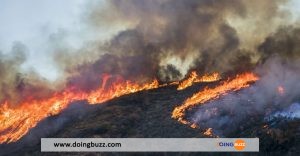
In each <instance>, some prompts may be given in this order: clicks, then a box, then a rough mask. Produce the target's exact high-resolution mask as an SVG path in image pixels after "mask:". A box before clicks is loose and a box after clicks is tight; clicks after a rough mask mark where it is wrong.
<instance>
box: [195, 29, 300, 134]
mask: <svg viewBox="0 0 300 156" xmlns="http://www.w3.org/2000/svg"><path fill="white" fill-rule="evenodd" d="M299 32H300V31H299V28H293V27H282V28H280V29H279V30H278V31H277V32H275V33H274V34H272V35H270V36H269V37H267V38H266V39H265V41H264V42H263V43H262V44H261V45H260V46H258V50H259V52H260V53H261V54H262V59H261V60H260V63H259V65H257V66H256V68H255V72H256V73H257V74H258V75H260V80H259V81H257V82H256V83H255V84H253V85H252V86H251V87H250V88H247V89H244V90H242V91H240V92H237V93H230V94H229V95H226V96H224V97H223V98H221V99H219V100H216V101H212V102H209V103H207V104H204V105H201V107H200V108H198V109H197V112H196V113H194V114H191V116H190V118H191V120H192V121H193V122H195V123H198V124H199V125H200V127H201V126H203V127H211V128H213V129H214V131H215V133H216V134H217V135H221V136H226V135H229V134H230V133H232V132H235V131H236V130H239V131H242V130H244V129H245V126H247V125H251V124H254V123H255V122H257V121H263V120H264V119H265V118H268V117H270V116H271V115H272V114H274V112H275V114H276V112H281V111H284V110H287V108H289V107H292V104H293V103H295V102H299V100H300V99H299V97H300V90H299V87H300V84H299V79H300V58H299V54H300V51H299V44H298V43H299V35H300V34H299ZM294 108H295V109H296V110H294V111H296V112H297V111H298V110H297V109H298V107H294ZM245 121H247V122H246V123H245Z"/></svg>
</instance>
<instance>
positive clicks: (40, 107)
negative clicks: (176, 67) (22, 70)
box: [0, 80, 159, 143]
mask: <svg viewBox="0 0 300 156" xmlns="http://www.w3.org/2000/svg"><path fill="white" fill-rule="evenodd" d="M158 87H159V84H158V81H157V80H154V81H152V82H151V83H145V84H142V85H139V84H136V83H133V82H130V81H121V82H120V81H118V82H115V83H113V84H112V85H111V86H110V87H109V88H105V85H102V86H101V87H100V88H99V89H97V90H95V91H93V92H91V93H84V92H79V93H74V92H72V91H70V90H66V91H63V92H61V93H56V94H55V95H53V96H52V97H51V98H48V99H44V100H29V101H26V102H23V103H22V104H20V105H19V107H15V108H13V107H10V106H11V105H10V104H9V103H8V102H5V103H4V104H2V105H1V107H0V143H5V142H6V143H10V142H15V141H17V140H19V139H20V138H21V137H23V136H24V135H25V134H26V133H27V132H28V131H29V130H30V129H31V128H33V127H35V126H36V125H37V123H38V122H40V121H41V120H43V119H45V118H47V117H49V116H52V115H57V114H59V113H60V112H61V111H62V110H64V109H65V108H67V107H68V105H69V104H70V103H71V102H72V101H77V100H84V99H87V101H88V102H89V103H90V104H98V103H103V102H105V101H108V100H110V99H113V98H116V97H119V96H122V95H125V94H130V93H134V92H138V91H142V90H148V89H153V88H158Z"/></svg>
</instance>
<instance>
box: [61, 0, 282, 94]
mask: <svg viewBox="0 0 300 156" xmlns="http://www.w3.org/2000/svg"><path fill="white" fill-rule="evenodd" d="M283 2H285V1H280V0H278V1H271V0H268V1H267V2H265V1H264V2H261V1H255V2H251V3H250V2H248V1H240V0H222V1H210V0H188V1H186V0H163V1H161V0H151V1H138V0H130V1H117V0H116V1H114V0H113V1H108V2H107V3H108V4H107V6H106V7H105V8H104V9H103V6H101V7H100V6H97V5H96V6H93V7H94V8H93V9H92V11H90V13H89V15H88V16H87V17H88V18H87V21H88V22H89V23H90V24H91V25H92V26H94V27H97V26H100V25H103V24H105V25H116V24H127V25H130V26H128V28H127V29H125V30H122V31H120V32H119V33H117V34H116V35H115V36H113V37H112V38H111V39H110V40H109V41H107V42H106V43H102V42H94V43H93V44H92V45H94V46H93V47H97V48H96V51H99V53H105V54H103V55H99V56H97V57H98V59H97V58H96V59H95V58H94V60H93V61H91V62H88V63H85V64H83V65H79V66H77V65H75V66H74V65H73V66H67V65H64V66H65V67H66V68H67V73H68V75H73V74H72V73H73V72H74V71H75V72H74V73H80V74H79V75H78V74H77V75H75V76H71V77H69V78H68V81H67V82H70V83H71V84H82V85H80V87H79V88H85V89H87V88H88V87H87V86H89V84H96V85H94V86H97V85H98V84H99V83H100V81H99V79H98V78H99V77H101V75H103V74H104V73H109V74H116V75H120V76H122V77H124V78H125V79H130V80H135V81H145V80H149V79H153V78H158V79H159V80H161V81H170V80H178V79H180V78H182V76H184V75H185V74H186V72H187V71H189V70H197V71H199V72H201V73H203V72H205V73H206V72H220V73H236V72H242V71H247V70H252V69H253V68H254V66H255V65H256V63H257V59H256V60H255V57H257V56H258V57H260V54H258V53H257V51H256V50H254V51H253V49H256V48H253V47H251V48H249V49H247V48H244V47H245V45H243V47H242V46H241V43H240V42H241V40H242V41H243V42H244V40H245V39H244V36H247V35H249V34H244V33H240V32H238V31H237V30H236V29H235V27H234V26H232V25H231V24H230V22H229V19H231V18H238V19H242V20H243V19H249V18H255V19H256V20H255V21H256V23H255V24H258V23H259V24H260V25H258V26H257V27H259V26H261V27H264V26H265V25H267V23H268V24H273V23H275V22H273V19H274V18H277V16H280V15H281V12H280V11H279V9H278V8H279V4H282V3H283ZM253 3H254V4H255V5H254V4H253ZM262 6H264V7H262ZM266 8H268V9H266ZM253 11H255V12H253ZM262 21H263V22H264V23H262ZM128 23H129V24H128ZM253 27H256V25H253ZM274 27H276V25H275V24H274ZM258 30H259V31H262V30H261V29H259V28H257V31H258ZM267 32H268V31H266V32H264V33H262V32H261V33H262V34H267ZM264 37H266V36H264ZM259 39H261V38H260V37H256V38H254V39H253V41H252V42H256V40H259ZM252 42H251V43H252ZM64 58H65V57H63V56H61V55H59V57H58V59H59V60H61V62H60V63H61V64H64V61H65V60H68V61H66V62H72V61H73V62H74V61H75V62H76V59H70V57H67V59H64ZM76 58H78V57H76ZM172 58H177V59H179V60H181V61H183V62H189V65H188V67H187V68H185V69H182V66H181V65H180V64H179V63H178V62H176V61H173V62H172V61H170V60H172ZM190 58H192V59H190ZM70 64H74V63H70ZM90 75H93V78H91V76H90ZM86 76H88V78H87V77H86Z"/></svg>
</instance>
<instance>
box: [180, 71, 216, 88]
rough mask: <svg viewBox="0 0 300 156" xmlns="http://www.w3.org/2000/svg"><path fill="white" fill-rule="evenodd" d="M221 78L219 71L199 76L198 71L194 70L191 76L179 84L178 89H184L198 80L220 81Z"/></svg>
mask: <svg viewBox="0 0 300 156" xmlns="http://www.w3.org/2000/svg"><path fill="white" fill-rule="evenodd" d="M220 79H221V78H220V75H219V74H218V73H212V74H209V75H204V76H202V77H199V76H198V74H197V73H196V71H192V72H191V74H190V76H189V77H188V78H187V79H186V80H184V81H182V82H181V83H180V84H179V85H178V88H177V90H183V89H185V88H187V87H189V86H191V85H193V83H196V82H214V81H218V80H220Z"/></svg>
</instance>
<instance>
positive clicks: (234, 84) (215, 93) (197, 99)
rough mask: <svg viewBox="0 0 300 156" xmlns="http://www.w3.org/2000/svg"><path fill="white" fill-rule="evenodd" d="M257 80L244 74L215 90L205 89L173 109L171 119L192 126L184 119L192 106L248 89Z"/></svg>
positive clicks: (255, 77) (248, 74)
mask: <svg viewBox="0 0 300 156" xmlns="http://www.w3.org/2000/svg"><path fill="white" fill-rule="evenodd" d="M257 80H258V77H257V76H256V75H255V74H253V73H245V74H241V75H237V76H236V77H235V78H234V79H232V80H227V81H225V82H223V83H222V84H221V85H219V86H217V87H215V88H205V89H204V90H203V91H200V92H198V93H196V94H194V95H193V96H192V97H190V98H188V99H187V100H186V101H185V102H184V103H183V104H182V105H180V106H178V107H175V109H174V110H173V112H172V118H174V119H177V120H178V121H179V122H181V123H183V124H192V123H190V122H189V121H187V120H185V119H184V116H185V113H186V110H188V109H190V108H192V107H194V106H197V105H200V104H203V103H205V102H207V101H209V100H213V99H217V98H219V97H220V96H221V95H224V94H226V93H227V92H229V91H237V90H240V89H242V88H246V87H249V83H250V82H254V81H257Z"/></svg>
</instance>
